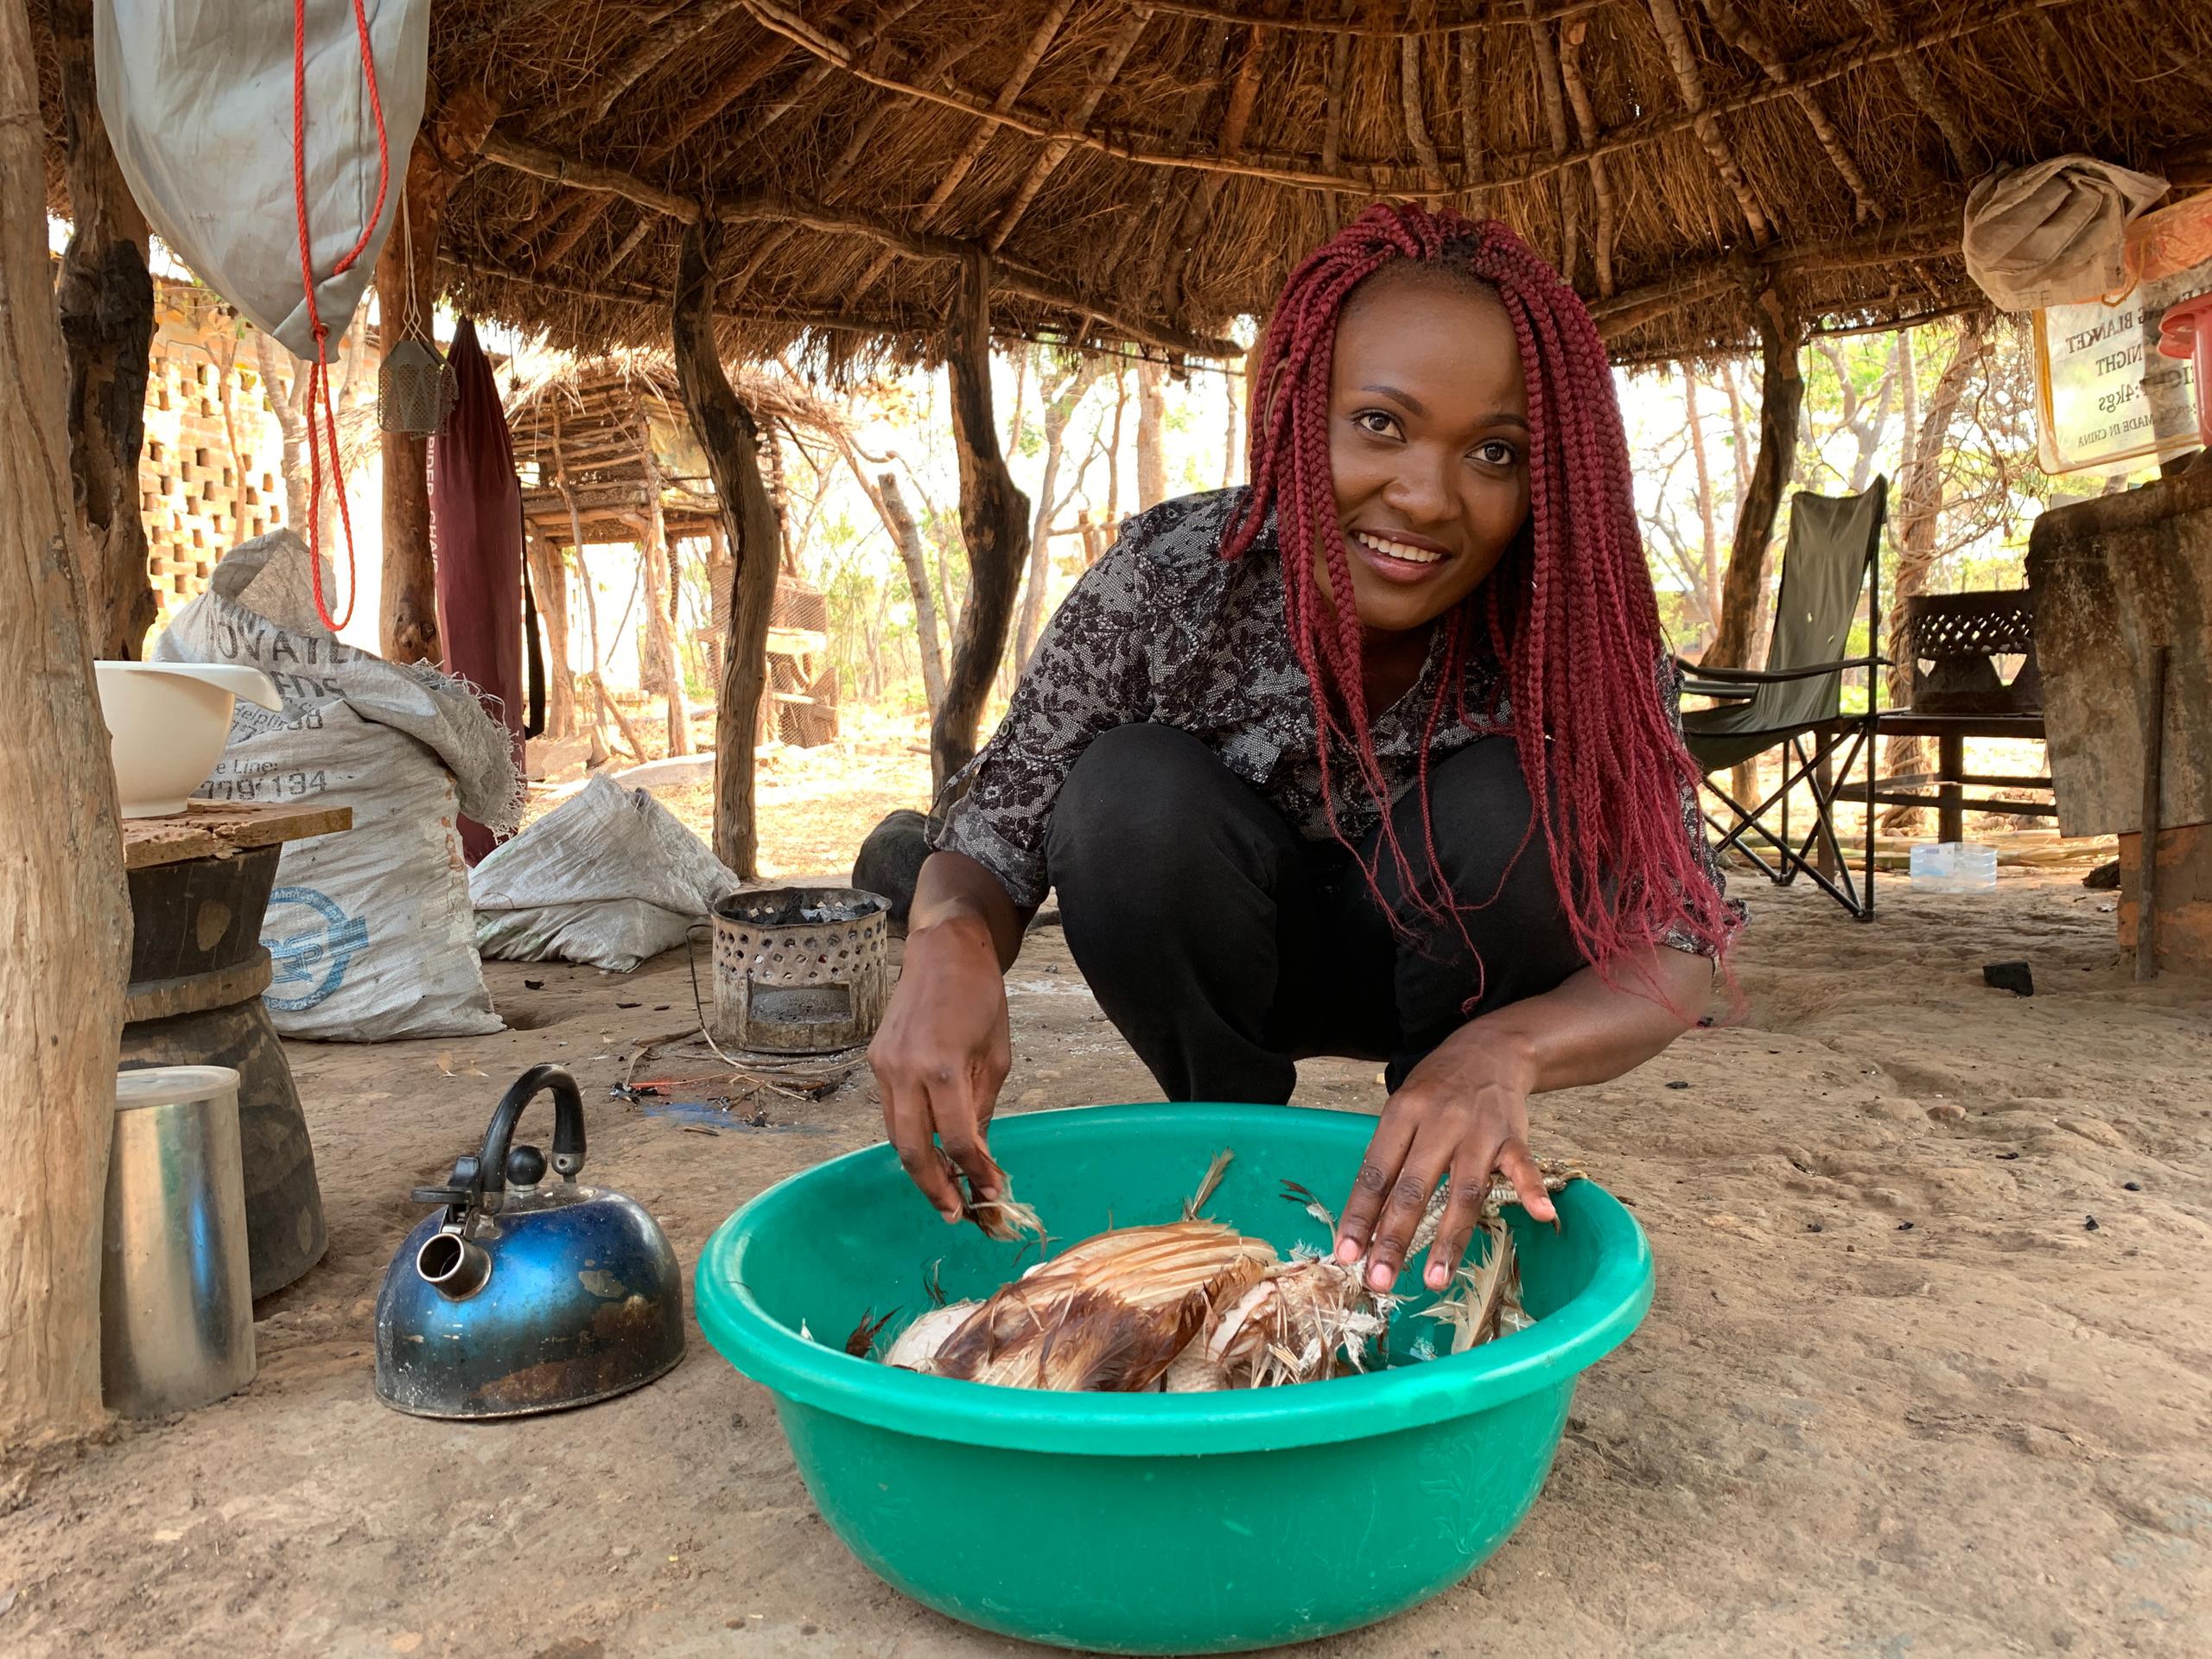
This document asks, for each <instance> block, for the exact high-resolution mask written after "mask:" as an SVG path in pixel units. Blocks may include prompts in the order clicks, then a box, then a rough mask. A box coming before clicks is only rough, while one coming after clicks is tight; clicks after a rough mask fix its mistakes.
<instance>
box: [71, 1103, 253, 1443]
mask: <svg viewBox="0 0 2212 1659" xmlns="http://www.w3.org/2000/svg"><path fill="white" fill-rule="evenodd" d="M105 1246H106V1247H105V1250H104V1252H103V1254H102V1257H101V1263H100V1388H101V1392H102V1394H103V1395H105V1397H106V1401H107V1404H108V1407H109V1408H110V1409H111V1410H113V1411H117V1412H120V1413H121V1414H123V1415H124V1416H125V1417H160V1416H164V1415H166V1414H168V1413H171V1412H178V1411H190V1410H192V1409H193V1408H194V1407H197V1406H204V1405H207V1404H209V1403H210V1402H213V1401H217V1400H220V1399H222V1398H223V1397H224V1396H225V1395H229V1394H234V1393H236V1392H237V1391H238V1389H242V1388H244V1387H245V1385H246V1384H247V1383H251V1381H253V1372H254V1358H253V1289H252V1284H253V1281H252V1274H251V1268H249V1266H248V1263H247V1258H246V1234H245V1169H244V1165H243V1163H242V1160H241V1159H240V1157H239V1151H238V1073H237V1072H235V1071H232V1070H231V1069H230V1068H229V1067H228V1066H222V1065H162V1066H149V1067H146V1068H144V1069H143V1070H140V1071H119V1072H118V1073H117V1074H116V1078H115V1138H114V1141H113V1142H112V1144H111V1148H110V1151H109V1153H108V1163H107V1213H106V1232H105Z"/></svg>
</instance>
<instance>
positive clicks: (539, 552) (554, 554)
mask: <svg viewBox="0 0 2212 1659" xmlns="http://www.w3.org/2000/svg"><path fill="white" fill-rule="evenodd" d="M524 557H525V558H527V559H528V560H529V561H530V586H531V593H532V594H534V595H535V596H536V598H537V620H538V623H539V626H541V627H542V628H543V630H544V634H545V682H546V690H545V735H546V736H547V737H548V738H549V739H552V740H555V741H558V740H559V739H562V738H565V737H574V736H575V734H576V677H575V670H574V669H572V668H571V667H569V564H568V561H567V560H566V559H564V558H563V557H562V556H561V550H560V549H559V548H558V547H556V546H555V545H554V544H553V543H551V542H549V541H547V540H546V539H545V538H544V537H543V536H528V537H524Z"/></svg>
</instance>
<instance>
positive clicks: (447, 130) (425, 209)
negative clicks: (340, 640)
mask: <svg viewBox="0 0 2212 1659" xmlns="http://www.w3.org/2000/svg"><path fill="white" fill-rule="evenodd" d="M498 116H499V106H498V105H496V104H494V103H493V101H492V100H491V99H490V98H489V97H488V96H487V95H486V93H484V92H481V91H480V90H478V89H475V88H469V89H467V90H465V91H463V92H458V93H456V94H455V95H454V97H453V98H452V99H450V100H448V102H447V103H446V105H444V106H443V107H442V108H441V109H440V110H439V111H438V112H437V114H436V116H435V118H432V119H431V120H429V121H426V122H424V123H423V130H421V131H420V132H418V133H417V134H416V136H415V146H414V149H412V150H411V151H410V153H409V155H408V157H407V165H406V170H405V176H404V179H403V181H401V186H400V188H401V190H402V192H403V194H402V196H401V198H400V209H399V220H398V222H397V224H395V225H394V226H392V227H391V233H390V234H389V236H388V237H387V238H386V239H385V245H384V251H383V252H382V253H381V254H379V255H378V257H377V271H376V289H377V315H378V317H379V318H380V319H381V320H382V321H381V334H382V340H381V345H382V350H383V355H384V356H385V357H389V356H391V352H392V348H393V347H394V346H397V345H398V344H399V342H400V341H401V340H421V341H423V342H424V343H425V344H428V345H429V346H432V348H433V349H435V346H436V341H435V336H434V332H433V320H434V318H435V315H436V311H437V302H438V237H439V233H440V232H441V231H442V228H443V226H444V224H445V217H446V196H447V193H448V191H449V190H450V189H451V188H452V185H453V179H454V175H455V173H456V172H457V171H458V170H459V169H460V168H461V167H462V166H463V165H465V164H466V162H467V160H468V159H469V158H470V157H471V156H474V155H475V154H476V152H477V151H478V150H479V149H482V148H483V145H484V137H485V135H486V133H488V132H490V131H491V130H492V123H493V121H494V120H495V119H496V118H498ZM383 448H384V588H383V603H382V615H381V617H380V619H379V627H378V639H379V641H380V644H381V647H382V650H383V652H384V655H385V658H388V659H389V660H390V661H392V662H395V663H425V662H427V663H435V662H436V661H438V660H439V658H441V657H442V655H443V652H442V648H441V646H440V645H439V643H438V581H437V567H436V564H435V561H434V557H433V555H432V553H431V549H430V481H429V459H430V441H429V438H428V437H427V436H424V435H420V434H417V433H413V432H385V434H384V435H383Z"/></svg>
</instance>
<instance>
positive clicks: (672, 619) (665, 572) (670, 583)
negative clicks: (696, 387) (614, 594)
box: [638, 415, 691, 755]
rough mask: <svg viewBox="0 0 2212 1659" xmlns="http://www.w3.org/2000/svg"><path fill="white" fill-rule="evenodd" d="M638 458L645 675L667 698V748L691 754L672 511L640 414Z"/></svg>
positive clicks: (646, 427) (688, 701)
mask: <svg viewBox="0 0 2212 1659" xmlns="http://www.w3.org/2000/svg"><path fill="white" fill-rule="evenodd" d="M638 460H639V463H640V464H641V465H642V466H643V467H644V469H645V512H643V513H642V514H641V515H639V518H640V521H641V522H642V524H644V527H645V545H644V546H643V547H642V548H640V549H639V557H640V558H642V559H643V560H644V561H645V660H646V663H647V664H648V665H649V667H648V675H647V677H648V678H649V679H651V680H655V681H658V683H659V686H660V690H662V691H663V692H664V693H665V694H666V696H667V698H668V752H669V753H671V755H677V754H689V753H691V703H690V698H688V697H687V696H684V693H683V653H681V652H678V651H677V648H676V601H677V584H676V580H675V576H676V566H675V556H674V552H673V550H672V549H671V547H670V545H669V540H668V516H667V513H666V512H665V511H664V506H663V504H662V501H661V481H660V465H659V463H658V462H657V461H654V459H653V437H652V428H651V427H650V426H649V425H648V424H647V423H646V422H645V417H644V416H643V415H640V416H639V418H638Z"/></svg>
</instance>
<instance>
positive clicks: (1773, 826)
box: [1682, 478, 1889, 922]
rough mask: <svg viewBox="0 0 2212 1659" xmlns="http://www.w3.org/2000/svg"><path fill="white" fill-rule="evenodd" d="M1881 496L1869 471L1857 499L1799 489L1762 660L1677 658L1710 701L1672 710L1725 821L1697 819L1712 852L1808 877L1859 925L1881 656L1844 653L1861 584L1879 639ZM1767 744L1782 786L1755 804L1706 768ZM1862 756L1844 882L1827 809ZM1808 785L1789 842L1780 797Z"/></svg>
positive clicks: (1870, 904) (1866, 884)
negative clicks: (1748, 663)
mask: <svg viewBox="0 0 2212 1659" xmlns="http://www.w3.org/2000/svg"><path fill="white" fill-rule="evenodd" d="M1888 499H1889V480H1887V479H1885V478H1877V479H1876V480H1874V484H1873V487H1872V488H1871V489H1869V490H1867V491H1866V493H1864V494H1862V495H1846V496H1829V495H1814V494H1811V493H1808V492H1806V491H1800V492H1798V493H1797V494H1796V496H1795V497H1794V498H1793V499H1792V502H1791V506H1790V512H1789V543H1788V544H1787V545H1786V546H1785V547H1784V549H1783V555H1782V592H1781V594H1780V597H1779V598H1778V599H1777V601H1776V604H1775V613H1774V638H1773V640H1772V642H1771V643H1770V645H1768V647H1767V654H1766V663H1767V665H1766V667H1765V668H1764V669H1761V670H1758V671H1752V670H1750V669H1740V668H1699V667H1696V666H1694V665H1693V664H1687V663H1686V664H1682V667H1683V669H1684V671H1685V672H1686V673H1687V675H1688V680H1687V681H1686V683H1685V684H1684V686H1683V688H1682V689H1683V690H1684V691H1685V692H1686V693H1688V694H1689V695H1691V696H1704V697H1711V698H1714V699H1716V702H1715V704H1714V706H1713V708H1710V709H1692V710H1688V711H1686V712H1685V713H1684V714H1683V715H1682V728H1683V734H1684V736H1685V737H1686V738H1687V739H1688V743H1689V751H1690V758H1691V759H1692V760H1694V761H1696V762H1697V765H1698V769H1699V770H1700V772H1703V773H1704V774H1705V787H1706V789H1707V791H1708V792H1709V793H1710V794H1711V795H1712V796H1713V798H1714V799H1715V800H1716V801H1717V802H1718V803H1719V806H1720V807H1721V808H1722V809H1724V810H1725V814H1726V816H1725V817H1721V816H1716V815H1715V813H1714V812H1713V811H1707V813H1706V815H1705V821H1706V823H1707V825H1708V826H1709V827H1710V828H1711V829H1712V830H1713V833H1714V834H1715V835H1716V836H1719V841H1718V842H1717V843H1716V844H1715V847H1714V852H1715V854H1716V855H1719V854H1725V853H1727V852H1729V851H1731V850H1733V851H1736V852H1740V853H1741V854H1743V855H1744V856H1745V858H1748V859H1749V860H1751V862H1752V863H1753V864H1754V865H1756V866H1757V867H1758V869H1759V871H1760V872H1761V873H1762V874H1764V875H1765V876H1766V878H1767V879H1768V880H1770V881H1772V882H1773V883H1774V884H1775V885H1776V886H1777V887H1788V886H1789V884H1790V883H1791V882H1793V881H1795V880H1796V879H1797V877H1798V876H1799V875H1801V874H1802V875H1806V876H1808V877H1810V878H1811V879H1812V880H1813V881H1814V882H1815V884H1816V885H1818V886H1819V887H1820V888H1821V891H1822V892H1824V893H1827V895H1828V896H1829V897H1830V898H1831V899H1834V900H1835V901H1836V902H1837V903H1838V904H1840V905H1841V906H1843V907H1844V908H1845V909H1846V910H1847V911H1849V912H1851V913H1852V915H1853V916H1854V917H1856V918H1858V919H1859V920H1860V921H1862V922H1866V921H1872V919H1873V918H1874V837H1873V834H1872V826H1873V822H1874V747H1873V737H1874V721H1875V717H1876V716H1875V708H1876V702H1877V698H1878V691H1879V682H1880V676H1879V675H1878V674H1877V673H1875V672H1874V671H1875V670H1876V669H1877V668H1878V667H1880V666H1882V665H1883V662H1884V659H1883V658H1881V657H1880V656H1879V655H1878V654H1870V655H1867V656H1865V657H1846V656H1845V655H1844V652H1845V651H1846V650H1847V649H1848V645H1847V642H1848V640H1849V639H1850V637H1851V623H1852V613H1853V610H1855V609H1856V608H1857V607H1858V601H1859V594H1860V592H1861V591H1862V590H1863V591H1864V592H1865V593H1866V620H1867V634H1866V637H1867V639H1868V640H1869V642H1870V649H1871V642H1872V641H1875V640H1878V639H1879V638H1880V637H1881V635H1880V626H1881V574H1880V572H1881V567H1880V563H1879V561H1878V558H1877V557H1876V554H1877V552H1878V550H1879V549H1880V547H1881V542H1882V522H1883V518H1884V516H1885V512H1886V509H1887V503H1888ZM1854 668H1858V669H1865V670H1866V671H1867V673H1866V712H1865V713H1864V714H1848V715H1847V714H1846V713H1844V712H1843V675H1844V671H1846V670H1847V669H1854ZM1776 748H1779V749H1780V750H1781V751H1782V782H1781V785H1780V786H1779V787H1778V788H1777V789H1776V790H1775V791H1773V792H1772V793H1771V794H1770V795H1768V796H1767V797H1766V798H1764V800H1760V801H1758V803H1757V804H1754V805H1746V804H1745V803H1743V802H1741V801H1738V800H1737V799H1736V798H1734V797H1732V795H1730V794H1729V793H1728V791H1726V789H1724V788H1722V787H1721V786H1720V785H1719V783H1717V782H1716V781H1714V774H1716V773H1719V772H1726V771H1727V770H1728V769H1729V768H1730V767H1732V766H1740V765H1741V764H1742V763H1744V762H1745V761H1746V760H1751V759H1753V758H1754V757H1756V756H1758V755H1761V754H1764V753H1766V752H1767V751H1769V750H1770V749H1776ZM1862 759H1863V760H1864V761H1865V763H1866V777H1865V782H1864V785H1863V787H1864V791H1865V793H1866V823H1867V826H1868V834H1867V836H1866V864H1865V870H1864V874H1863V875H1862V876H1860V877H1859V879H1858V880H1853V873H1852V870H1851V868H1850V866H1849V864H1848V862H1847V861H1846V860H1845V858H1844V855H1843V849H1842V847H1841V845H1840V843H1839V842H1837V840H1836V834H1835V821H1834V809H1835V803H1836V801H1837V799H1838V798H1840V796H1841V794H1842V793H1843V791H1844V789H1845V787H1846V785H1847V781H1848V779H1850V777H1851V769H1852V767H1853V766H1854V765H1856V764H1858V763H1859V761H1860V760H1862ZM1839 760H1840V764H1838V762H1839ZM1808 786H1809V788H1810V791H1811V794H1812V798H1813V823H1812V827H1811V828H1810V829H1807V830H1806V831H1805V833H1804V835H1803V836H1802V837H1798V838H1794V839H1793V837H1792V836H1791V833H1790V828H1789V798H1790V795H1791V794H1792V792H1793V791H1797V790H1800V789H1802V788H1806V787H1808ZM1831 871H1832V872H1833V874H1831Z"/></svg>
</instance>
